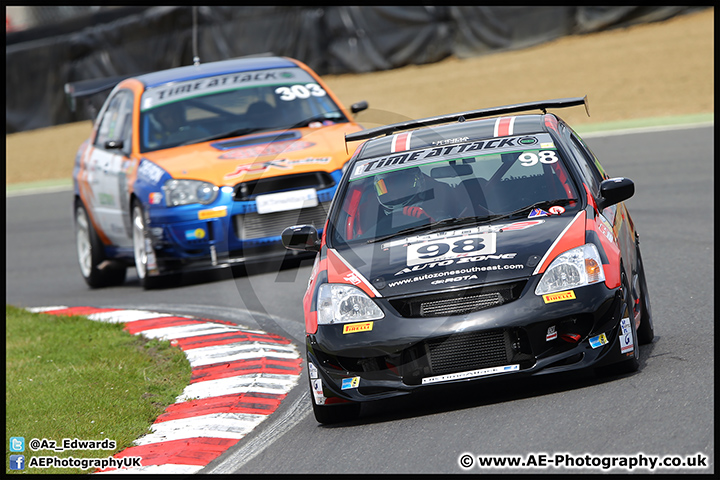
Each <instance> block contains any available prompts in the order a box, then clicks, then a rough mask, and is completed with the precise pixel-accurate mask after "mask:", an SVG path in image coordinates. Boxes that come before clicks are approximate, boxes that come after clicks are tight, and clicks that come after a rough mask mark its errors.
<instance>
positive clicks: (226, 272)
mask: <svg viewBox="0 0 720 480" xmlns="http://www.w3.org/2000/svg"><path fill="white" fill-rule="evenodd" d="M313 261H314V255H313V256H304V255H294V254H293V253H291V252H288V253H287V254H286V255H285V256H283V257H278V258H273V259H269V260H255V261H253V260H251V261H248V262H246V263H240V264H237V265H233V266H229V267H223V268H210V269H207V270H193V271H189V272H182V273H178V274H173V275H168V276H167V277H166V278H165V279H164V280H163V281H162V282H161V283H160V284H159V285H157V286H153V288H152V290H166V289H172V288H179V287H187V286H192V285H202V284H206V283H213V282H222V281H226V280H234V279H238V278H250V277H253V276H255V275H264V274H268V273H276V274H277V279H276V282H294V281H295V280H296V278H297V269H298V268H299V267H300V266H302V265H307V264H309V265H312V262H313ZM122 286H123V287H134V288H137V287H139V286H140V280H139V279H138V278H137V276H133V275H132V274H131V273H130V274H129V275H128V278H127V280H126V281H125V283H124V284H123V285H122Z"/></svg>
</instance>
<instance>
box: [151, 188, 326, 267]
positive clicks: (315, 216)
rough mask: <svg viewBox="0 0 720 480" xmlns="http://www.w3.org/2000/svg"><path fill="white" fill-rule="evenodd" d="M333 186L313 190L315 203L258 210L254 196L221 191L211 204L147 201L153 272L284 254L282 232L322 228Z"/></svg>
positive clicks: (225, 265)
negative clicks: (248, 197) (241, 197)
mask: <svg viewBox="0 0 720 480" xmlns="http://www.w3.org/2000/svg"><path fill="white" fill-rule="evenodd" d="M334 193H335V187H332V188H327V189H325V190H319V191H318V192H317V196H318V205H317V206H315V207H310V208H303V209H296V210H286V211H280V212H273V213H268V214H264V215H260V214H258V212H257V206H256V203H255V201H254V200H250V201H235V200H233V192H232V190H231V189H227V190H221V192H220V194H219V196H218V199H217V200H216V201H215V202H213V204H211V205H207V206H205V205H197V204H195V205H184V206H179V207H173V208H166V207H164V206H159V205H147V206H146V211H147V212H148V219H147V220H148V222H147V229H148V234H149V237H150V240H151V245H152V247H153V249H154V251H155V257H156V259H157V264H158V271H157V272H156V273H157V274H167V273H172V272H179V271H192V270H205V269H212V268H220V267H229V266H233V265H237V264H242V263H247V262H250V261H253V262H256V261H264V260H268V259H278V258H284V257H286V256H287V255H288V251H287V250H286V249H285V248H284V247H283V246H282V243H281V233H282V231H283V230H284V229H285V228H286V227H289V226H292V225H298V224H312V225H315V227H316V228H317V229H318V230H319V231H320V232H322V229H323V227H324V224H325V220H326V218H327V210H328V208H329V206H330V201H331V200H332V197H333V195H334Z"/></svg>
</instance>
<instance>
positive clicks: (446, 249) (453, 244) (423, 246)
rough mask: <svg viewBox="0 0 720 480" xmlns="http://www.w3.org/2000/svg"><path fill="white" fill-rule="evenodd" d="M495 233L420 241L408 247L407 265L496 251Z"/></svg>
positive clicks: (487, 253)
mask: <svg viewBox="0 0 720 480" xmlns="http://www.w3.org/2000/svg"><path fill="white" fill-rule="evenodd" d="M495 235H496V234H495V233H479V234H476V235H467V236H463V237H456V238H447V239H442V240H439V241H434V242H427V243H419V244H415V245H409V246H408V247H407V265H408V266H413V265H422V264H423V263H429V262H438V261H443V260H450V259H453V258H461V257H467V256H475V255H489V254H493V253H495Z"/></svg>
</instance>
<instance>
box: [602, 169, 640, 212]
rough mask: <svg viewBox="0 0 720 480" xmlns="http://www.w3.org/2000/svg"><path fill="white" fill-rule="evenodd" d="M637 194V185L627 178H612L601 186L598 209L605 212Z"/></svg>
mask: <svg viewBox="0 0 720 480" xmlns="http://www.w3.org/2000/svg"><path fill="white" fill-rule="evenodd" d="M634 194H635V184H634V183H633V181H632V180H630V179H629V178H625V177H617V178H611V179H609V180H605V181H603V182H602V183H601V184H600V195H601V196H602V198H600V200H599V201H598V209H599V210H603V209H605V208H607V207H609V206H611V205H615V204H616V203H620V202H622V201H624V200H627V199H628V198H630V197H632V196H633V195H634Z"/></svg>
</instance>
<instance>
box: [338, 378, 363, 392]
mask: <svg viewBox="0 0 720 480" xmlns="http://www.w3.org/2000/svg"><path fill="white" fill-rule="evenodd" d="M359 385H360V377H352V378H343V379H342V386H341V387H340V388H341V389H342V390H348V389H351V388H357V387H358V386H359Z"/></svg>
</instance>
